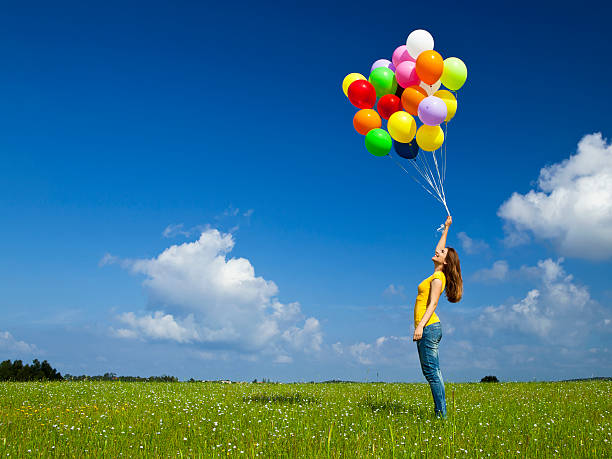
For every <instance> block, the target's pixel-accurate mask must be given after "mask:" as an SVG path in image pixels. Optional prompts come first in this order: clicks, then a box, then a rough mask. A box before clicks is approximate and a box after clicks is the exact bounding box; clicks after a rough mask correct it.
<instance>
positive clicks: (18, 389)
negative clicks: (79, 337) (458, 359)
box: [0, 381, 612, 458]
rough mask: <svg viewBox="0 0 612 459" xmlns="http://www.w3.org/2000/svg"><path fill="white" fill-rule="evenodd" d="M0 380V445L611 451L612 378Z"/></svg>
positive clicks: (84, 452) (192, 451)
mask: <svg viewBox="0 0 612 459" xmlns="http://www.w3.org/2000/svg"><path fill="white" fill-rule="evenodd" d="M446 398H447V403H448V418H447V419H446V420H444V421H442V420H436V419H435V418H434V417H433V402H432V398H431V393H430V391H429V386H427V385H426V384H399V383H398V384H388V383H370V384H356V383H355V384H353V383H336V384H331V383H330V384H231V385H230V384H219V383H122V382H57V383H37V382H30V383H0V455H1V456H3V457H6V456H9V457H10V456H13V457H15V456H18V457H19V456H22V457H23V456H25V457H31V456H44V457H47V456H55V455H58V456H68V457H83V456H104V457H118V456H129V457H131V456H149V457H151V456H153V457H155V456H159V457H162V456H163V457H168V456H172V457H177V456H178V457H222V456H223V457H226V456H228V455H230V456H244V457H299V458H306V457H313V458H314V457H316V458H321V457H496V458H497V457H529V458H532V457H533V458H535V457H555V456H556V457H571V458H576V457H597V458H604V457H612V447H611V445H610V444H611V443H612V415H611V413H612V381H588V382H555V383H499V384H481V383H474V384H468V383H461V384H452V383H447V384H446Z"/></svg>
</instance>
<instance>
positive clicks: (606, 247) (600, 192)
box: [498, 133, 612, 259]
mask: <svg viewBox="0 0 612 459" xmlns="http://www.w3.org/2000/svg"><path fill="white" fill-rule="evenodd" d="M498 215H499V216H500V217H501V218H503V219H505V220H506V226H505V229H506V232H507V238H506V242H508V244H509V245H516V244H520V243H523V242H525V241H526V240H527V236H528V235H529V234H533V235H534V236H535V237H536V238H539V239H543V240H550V241H552V242H553V243H554V244H555V245H556V247H557V248H558V250H559V251H560V253H562V254H565V255H568V256H573V257H577V258H586V259H608V258H610V257H612V231H610V228H611V227H612V145H610V144H608V143H607V142H606V141H605V140H604V139H603V138H602V135H601V133H597V134H591V135H587V136H585V137H584V138H583V139H582V140H581V141H580V142H579V143H578V150H577V153H576V154H575V155H573V156H570V157H569V158H568V159H565V160H564V161H562V162H560V163H557V164H553V165H551V166H546V167H544V168H542V169H541V170H540V175H539V178H538V183H537V188H536V189H532V190H530V191H529V192H528V193H527V194H524V195H523V194H519V193H513V194H512V196H511V197H510V199H508V200H507V201H506V202H504V203H503V204H502V205H501V207H500V208H499V210H498Z"/></svg>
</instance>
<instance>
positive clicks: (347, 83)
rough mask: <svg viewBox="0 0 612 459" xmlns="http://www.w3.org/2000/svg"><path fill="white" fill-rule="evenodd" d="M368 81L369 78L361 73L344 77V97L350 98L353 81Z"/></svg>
mask: <svg viewBox="0 0 612 459" xmlns="http://www.w3.org/2000/svg"><path fill="white" fill-rule="evenodd" d="M366 79H367V78H366V77H364V76H363V75H362V74H361V73H349V74H348V75H347V76H345V77H344V80H342V90H343V91H344V95H345V96H346V97H348V87H349V86H350V85H351V83H352V82H353V81H357V80H366Z"/></svg>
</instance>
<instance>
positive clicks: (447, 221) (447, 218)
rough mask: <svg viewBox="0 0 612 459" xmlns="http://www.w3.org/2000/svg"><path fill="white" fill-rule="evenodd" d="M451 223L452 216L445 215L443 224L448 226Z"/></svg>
mask: <svg viewBox="0 0 612 459" xmlns="http://www.w3.org/2000/svg"><path fill="white" fill-rule="evenodd" d="M451 223H453V217H451V216H450V215H449V216H448V217H446V222H445V223H444V226H446V227H447V228H448V227H449V226H451Z"/></svg>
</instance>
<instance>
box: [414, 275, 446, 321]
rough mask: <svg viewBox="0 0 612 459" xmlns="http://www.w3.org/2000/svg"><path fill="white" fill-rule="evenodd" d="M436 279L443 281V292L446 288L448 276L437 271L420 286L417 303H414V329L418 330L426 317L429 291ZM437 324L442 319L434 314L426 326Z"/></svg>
mask: <svg viewBox="0 0 612 459" xmlns="http://www.w3.org/2000/svg"><path fill="white" fill-rule="evenodd" d="M434 279H440V280H441V281H442V291H444V287H446V276H445V275H444V273H443V272H442V271H436V272H435V273H433V274H432V275H431V276H429V277H428V278H427V279H425V280H423V281H422V282H421V283H420V284H419V289H418V293H417V297H416V301H415V302H414V327H415V328H416V327H417V325H419V322H420V321H421V319H422V318H423V316H424V315H425V310H426V309H427V304H428V303H429V290H430V289H431V281H432V280H434ZM436 322H440V319H439V318H438V316H437V315H436V313H435V312H434V313H433V314H432V315H431V317H430V318H429V321H428V322H427V324H425V326H427V325H431V324H435V323H436Z"/></svg>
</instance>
